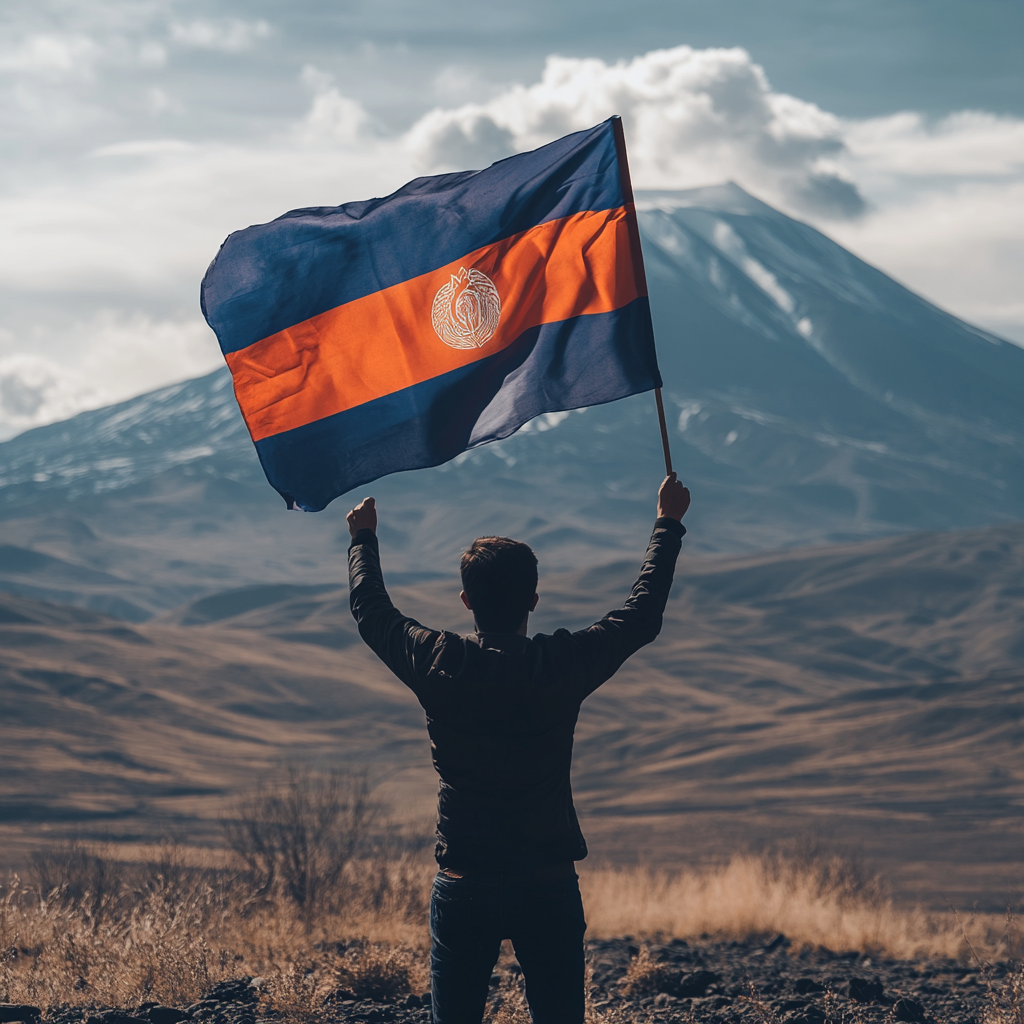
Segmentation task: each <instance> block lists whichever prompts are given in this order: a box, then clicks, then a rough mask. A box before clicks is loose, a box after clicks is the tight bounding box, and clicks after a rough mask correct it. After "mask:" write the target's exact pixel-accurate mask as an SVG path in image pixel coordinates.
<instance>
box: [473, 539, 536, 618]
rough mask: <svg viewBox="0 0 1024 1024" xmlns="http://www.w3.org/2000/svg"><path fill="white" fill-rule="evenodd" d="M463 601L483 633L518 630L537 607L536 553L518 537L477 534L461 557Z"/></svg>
mask: <svg viewBox="0 0 1024 1024" xmlns="http://www.w3.org/2000/svg"><path fill="white" fill-rule="evenodd" d="M461 568H462V600H463V603H464V604H465V605H466V607H467V608H469V609H470V610H471V611H472V612H473V619H474V620H475V622H476V626H477V629H478V630H480V632H482V633H516V632H518V631H519V630H520V628H521V627H522V626H523V625H524V624H525V622H526V616H527V614H528V613H529V612H532V611H533V609H534V608H536V607H537V556H536V555H535V554H534V553H533V551H532V550H531V549H530V548H529V546H528V545H526V544H523V543H522V542H521V541H518V540H510V539H509V538H508V537H477V539H476V540H475V541H473V543H472V545H471V546H470V548H469V550H468V551H467V552H466V553H465V554H464V555H463V556H462V566H461Z"/></svg>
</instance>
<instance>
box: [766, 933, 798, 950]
mask: <svg viewBox="0 0 1024 1024" xmlns="http://www.w3.org/2000/svg"><path fill="white" fill-rule="evenodd" d="M791 945H793V943H792V942H790V941H789V939H787V938H786V936H785V935H776V936H775V938H774V939H772V941H771V942H769V943H768V945H767V946H765V947H764V949H765V952H766V953H771V952H774V951H775V950H776V949H789V947H790V946H791Z"/></svg>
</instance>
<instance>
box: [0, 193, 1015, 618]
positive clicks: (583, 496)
mask: <svg viewBox="0 0 1024 1024" xmlns="http://www.w3.org/2000/svg"><path fill="white" fill-rule="evenodd" d="M638 202H639V207H640V212H639V217H640V224H641V230H642V233H643V238H644V250H645V257H646V262H647V271H648V278H649V283H650V292H651V302H652V308H653V311H654V316H655V322H656V330H657V335H658V339H659V351H660V359H661V363H662V368H663V372H664V377H665V388H666V398H667V405H668V409H669V415H670V420H671V422H670V432H671V435H672V443H673V448H674V453H675V463H676V466H677V467H678V469H679V471H680V473H681V475H682V476H683V477H684V478H685V479H686V480H687V482H688V483H689V484H690V486H691V489H692V490H693V493H694V506H693V509H692V511H691V513H690V515H689V516H688V520H687V521H688V525H689V527H690V539H689V541H688V543H689V544H690V545H692V546H694V547H696V548H699V549H702V550H711V551H715V550H717V551H728V550H733V551H736V550H757V549H768V548H776V547H780V546H790V545H799V544H808V543H820V542H828V541H840V540H843V539H852V538H857V537H870V536H877V535H880V534H889V533H896V532H906V531H909V530H921V529H927V530H943V529H950V528H959V527H969V526H977V525H983V524H985V523H994V522H1000V521H1005V520H1012V519H1021V518H1024V350H1021V349H1019V348H1017V347H1016V346H1014V345H1011V344H1010V343H1008V342H1005V341H1002V340H1000V339H999V338H996V337H994V336H992V335H989V334H987V333H985V332H983V331H980V330H977V329H975V328H973V327H971V326H970V325H968V324H964V323H963V322H961V321H959V320H957V319H956V318H955V317H952V316H950V315H948V314H946V313H944V312H942V311H941V310H939V309H937V308H936V307H934V306H932V305H931V304H929V303H927V302H926V301H924V300H923V299H921V298H919V297H918V296H916V295H914V294H913V293H911V292H909V291H908V290H907V289H905V288H903V287H902V286H900V285H899V284H898V283H896V282H895V281H892V280H891V279H890V278H888V277H886V276H885V275H884V274H882V273H881V272H879V271H878V270H876V269H874V268H872V267H870V266H868V265H867V264H865V263H863V262H862V261H861V260H859V259H857V258H856V257H855V256H853V255H852V254H851V253H849V252H847V251H846V250H844V249H843V248H842V247H840V246H838V245H836V244H835V243H834V242H832V241H830V240H829V239H828V238H826V237H825V236H824V235H822V234H821V233H820V232H818V231H816V230H814V229H813V228H811V227H809V226H807V225H805V224H802V223H800V222H798V221H795V220H793V219H791V218H789V217H787V216H785V215H783V214H781V213H779V212H778V211H776V210H773V209H772V208H771V207H769V206H766V205H765V204H763V203H761V202H759V201H758V200H756V199H754V198H753V197H751V196H749V195H747V194H746V193H745V192H743V191H742V190H741V189H739V188H738V187H737V186H735V185H725V186H719V187H715V188H708V189H695V190H690V191H687V192H674V193H650V194H641V195H640V196H639V199H638ZM661 475H662V468H661V453H660V450H659V444H658V430H657V424H656V420H655V415H654V407H653V400H652V399H651V396H649V395H641V396H637V397H635V398H633V399H629V400H626V401H622V402H616V403H613V404H612V405H609V406H603V407H599V408H593V409H589V410H586V411H582V412H575V413H571V414H570V413H555V414H549V415H546V416H542V417H540V418H539V419H537V420H535V421H533V422H532V423H530V424H528V425H527V426H526V427H524V428H523V429H522V430H521V431H520V432H519V433H518V434H516V435H515V436H513V437H511V438H509V439H508V440H506V441H503V442H500V443H497V444H492V445H487V446H484V447H482V448H480V449H477V450H475V451H473V452H469V453H466V454H465V455H463V456H461V457H460V458H458V459H456V460H455V461H454V462H452V463H449V464H447V465H445V466H441V467H438V468H437V469H433V470H423V471H418V472H416V473H410V474H399V475H397V476H394V477H389V478H385V479H383V480H380V481H377V482H376V483H375V484H374V485H373V487H372V490H373V493H374V494H375V495H376V497H377V498H378V501H379V503H380V507H381V509H382V539H383V541H384V543H385V545H386V547H387V548H388V550H389V552H390V555H391V557H393V558H394V559H395V563H396V565H397V567H398V568H400V569H401V570H403V571H406V572H411V573H418V574H424V573H426V574H433V573H437V572H441V571H448V570H449V568H450V567H451V566H452V565H453V564H454V560H455V559H456V558H457V555H458V553H459V551H460V550H461V549H462V548H463V547H464V546H465V545H466V543H467V542H468V541H470V540H471V539H472V537H473V536H475V535H478V534H481V533H495V532H497V533H502V534H509V535H514V536H520V537H522V538H523V539H525V540H527V541H528V542H530V543H531V544H533V545H534V547H535V548H536V549H537V550H538V552H539V553H540V555H541V558H542V561H543V562H544V564H545V565H547V566H549V567H552V568H560V569H571V568H573V567H576V566H581V565H585V564H588V563H590V562H592V561H593V560H594V559H595V557H597V558H598V560H604V559H606V558H608V557H612V556H613V555H614V553H615V552H616V551H624V550H627V549H630V548H631V547H632V546H633V544H634V540H635V537H636V536H637V535H638V534H642V533H643V532H644V531H646V530H647V529H648V528H649V523H650V518H651V513H652V505H653V493H654V490H655V487H656V485H657V481H658V480H659V479H660V476H661ZM346 503H347V499H341V500H340V501H339V502H338V503H337V507H334V508H332V509H329V510H328V511H326V512H324V513H322V514H320V515H317V516H301V515H299V514H297V513H292V514H287V515H286V514H285V513H284V510H283V504H282V503H281V502H280V501H279V499H278V498H277V496H276V495H275V494H274V493H273V492H272V491H271V490H270V488H269V486H268V485H267V484H266V483H265V481H264V480H263V477H262V473H261V471H260V469H259V465H258V463H257V460H256V458H255V454H254V452H253V449H252V445H251V444H250V442H249V440H248V438H247V435H246V432H245V428H244V426H243V424H242V422H241V419H240V417H239V415H238V412H237V409H236V407H235V404H234V400H233V397H232V395H231V389H230V382H229V380H228V377H227V373H226V371H223V370H221V371H217V372H216V373H213V374H210V375H208V376H206V377H203V378H200V379H198V380H194V381H187V382H185V383H183V384H179V385H175V386H173V387H170V388H164V389H161V390H160V391H156V392H153V393H152V394H149V395H143V396H141V397H140V398H137V399H133V400H131V401H129V402H124V403H121V404H119V405H116V406H112V407H110V408H108V409H100V410H96V411H94V412H88V413H83V414H81V415H80V416H77V417H75V418H74V419H72V420H69V421H67V422H65V423H59V424H53V425H51V426H47V427H42V428H39V429H37V430H33V431H29V432H28V433H26V434H23V435H21V436H20V437H18V438H15V439H13V440H11V441H8V442H6V443H4V444H0V517H2V529H0V542H3V543H7V544H9V545H12V546H14V547H18V548H22V549H25V550H29V551H34V552H37V553H39V554H43V555H48V556H50V557H52V558H56V559H60V560H61V561H62V562H65V563H67V566H66V567H65V570H64V574H63V577H62V578H61V579H60V580H58V579H57V575H55V574H53V573H51V580H50V582H49V583H47V582H46V581H45V580H40V582H39V587H38V588H37V589H34V590H28V589H26V580H25V579H24V578H23V576H19V575H18V574H17V573H16V572H14V571H8V570H7V569H6V568H5V567H4V565H3V562H2V559H0V588H2V589H8V590H12V591H15V592H21V593H31V594H33V595H35V596H37V597H41V598H49V599H51V600H59V601H64V602H72V603H79V604H84V605H87V606H90V607H95V608H99V609H108V610H113V609H114V608H115V607H120V608H121V611H119V612H118V614H121V615H123V616H124V617H126V618H133V619H137V620H141V619H144V618H146V617H148V616H149V615H152V614H154V613H157V612H159V611H161V610H164V609H169V608H172V607H176V606H177V605H180V604H181V603H183V602H185V601H188V600H190V599H192V598H194V597H197V596H201V595H202V594H208V593H213V592H215V591H220V590H223V589H225V587H232V586H234V587H244V586H248V585H256V584H263V583H274V584H277V583H294V584H299V585H320V584H324V585H326V584H328V583H334V582H338V581H339V580H340V579H341V578H343V571H344V567H343V555H344V548H345V545H346V541H347V535H346V533H345V531H344V528H343V525H342V524H341V523H340V522H339V518H340V515H339V514H340V513H341V512H344V510H345V509H344V508H342V507H341V506H342V505H345V504H346ZM595 552H597V553H599V554H598V555H596V556H595ZM86 570H89V571H95V572H102V573H105V574H107V576H108V577H109V579H108V582H107V583H106V584H103V585H100V584H99V583H98V582H95V581H94V582H93V583H92V584H90V585H89V586H86V585H85V584H84V583H80V584H76V585H75V586H70V585H67V584H68V580H69V579H70V577H72V576H74V575H75V572H80V571H86ZM118 580H122V581H123V586H122V585H121V584H119V583H118V582H117V581H118ZM76 587H77V589H76ZM119 587H120V588H121V589H120V590H119V589H118V588H119ZM118 600H120V601H122V602H124V603H122V604H121V605H120V606H118V605H117V604H116V602H117V601H118Z"/></svg>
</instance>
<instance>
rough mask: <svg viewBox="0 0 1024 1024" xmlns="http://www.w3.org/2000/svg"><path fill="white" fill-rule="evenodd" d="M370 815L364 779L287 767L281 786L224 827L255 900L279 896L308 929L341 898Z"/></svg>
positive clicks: (253, 799)
mask: <svg viewBox="0 0 1024 1024" xmlns="http://www.w3.org/2000/svg"><path fill="white" fill-rule="evenodd" d="M375 812H376V808H375V807H374V806H373V804H372V803H371V801H370V785H369V780H368V779H367V776H366V775H365V774H360V773H344V772H338V771H330V772H320V771H314V770H312V769H309V768H298V767H291V768H289V769H288V770H287V772H286V775H285V778H284V780H283V781H282V782H280V783H278V784H276V785H269V786H267V785H264V786H260V787H259V788H257V789H256V790H255V791H254V792H253V793H251V794H249V795H248V796H246V797H243V798H242V800H240V801H239V802H238V804H237V805H236V806H235V809H234V814H233V816H232V817H231V818H228V819H226V820H225V821H224V823H223V825H224V832H225V836H226V838H227V841H228V845H229V846H230V847H231V849H232V850H234V851H235V853H236V854H238V856H239V857H240V858H241V860H242V862H243V863H244V864H245V866H246V868H247V869H248V871H249V873H250V875H251V876H252V878H253V880H254V882H255V893H254V895H255V896H257V897H266V896H270V895H271V894H274V893H275V892H276V893H280V894H282V895H284V896H285V897H286V898H287V899H289V900H291V901H292V902H293V903H294V904H295V906H296V907H297V908H299V911H300V914H301V915H302V917H303V919H304V920H306V921H307V922H311V921H312V917H313V916H314V914H315V912H316V911H315V909H314V908H315V907H316V906H317V905H318V904H323V903H327V902H330V903H333V902H335V901H337V899H338V898H339V896H340V895H341V889H342V885H341V882H342V880H343V878H344V875H345V868H346V866H347V865H348V864H349V862H350V861H351V860H352V858H353V857H354V856H355V855H356V853H357V852H358V851H359V849H360V847H361V846H362V845H363V844H365V842H366V840H367V834H368V830H369V827H370V825H371V824H372V822H373V819H374V816H375Z"/></svg>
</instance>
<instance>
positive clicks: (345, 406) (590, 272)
mask: <svg viewBox="0 0 1024 1024" xmlns="http://www.w3.org/2000/svg"><path fill="white" fill-rule="evenodd" d="M201 301H202V308H203V313H204V315H205V316H206V319H207V322H208V323H209V324H210V326H211V327H212V328H213V330H214V332H215V333H216V335H217V338H218V340H219V342H220V345H221V349H222V351H223V352H224V356H225V359H226V361H227V363H228V366H229V368H230V370H231V373H232V378H233V382H234V388H235V396H236V398H237V400H238V404H239V407H240V408H241V411H242V415H243V417H244V419H245V422H246V425H247V427H248V429H249V433H250V435H251V436H252V439H253V441H254V443H255V445H256V450H257V453H258V454H259V458H260V462H261V463H262V465H263V468H264V471H265V472H266V474H267V478H268V480H269V481H270V483H271V485H272V486H273V487H274V488H275V489H276V490H277V491H278V492H279V493H280V494H281V495H282V496H283V497H284V499H285V501H286V502H287V503H288V505H289V507H297V508H301V509H304V510H306V511H318V510H320V509H323V508H325V507H326V506H327V504H328V503H329V502H330V501H332V500H333V499H334V498H335V497H337V496H338V495H340V494H343V493H345V492H346V491H349V490H351V489H352V488H354V487H358V486H361V485H362V484H365V483H368V482H370V481H371V480H374V479H377V478H378V477H381V476H384V475H386V474H389V473H395V472H399V471H402V470H409V469H419V468H424V467H427V466H436V465H439V464H441V463H443V462H446V461H448V460H449V459H452V458H454V457H455V456H456V455H458V454H460V453H461V452H463V451H465V450H466V449H467V448H471V447H474V446H476V445H479V444H483V443H486V442H488V441H494V440H498V439H501V438H504V437H508V436H509V435H510V434H512V433H514V432H515V431H516V430H518V429H519V428H520V427H521V426H522V425H523V424H524V423H526V422H527V421H528V420H530V419H532V418H533V417H535V416H538V415H540V414H541V413H545V412H561V411H565V410H569V409H577V408H582V407H585V406H590V405H598V404H602V403H605V402H611V401H615V400H616V399H619V398H625V397H627V396H629V395H633V394H637V393H639V392H641V391H648V390H651V389H653V388H656V387H660V386H661V377H660V374H659V372H658V366H657V359H656V356H655V350H654V332H653V328H652V326H651V316H650V307H649V304H648V299H647V287H646V281H645V279H644V273H643V262H642V257H641V254H640V244H639V233H638V231H637V224H636V211H635V208H634V205H633V197H632V192H631V190H630V186H629V176H628V170H627V168H626V163H625V147H624V144H623V141H622V129H621V122H620V121H619V119H618V118H612V119H610V120H608V121H606V122H604V123H603V124H601V125H598V126H597V127H596V128H593V129H590V130H589V131H585V132H577V133H575V134H573V135H569V136H566V137H565V138H563V139H560V140H558V141H557V142H553V143H551V144H550V145H547V146H543V147H541V148H540V149H537V150H534V151H532V152H530V153H522V154H519V155H517V156H513V157H509V158H508V159H506V160H502V161H499V162H498V163H496V164H493V165H492V166H491V167H489V168H487V169H485V170H483V171H467V172H463V173H460V174H445V175H438V176H434V177H429V178H418V179H416V180H415V181H412V182H410V183H409V184H408V185H405V186H404V187H403V188H401V189H399V190H398V191H397V192H395V193H394V194H393V195H391V196H388V197H386V198H384V199H371V200H368V201H366V202H357V203H347V204H345V205H343V206H339V207H329V208H316V209H306V210H295V211H292V212H291V213H287V214H285V215H284V216H283V217H279V218H278V219H277V220H275V221H272V222H270V223H269V224H260V225H256V226H254V227H250V228H247V229H245V230H244V231H238V232H235V233H234V234H232V235H230V236H229V237H228V239H227V240H226V241H225V243H224V245H223V246H222V247H221V250H220V252H219V254H218V255H217V257H216V259H215V260H214V261H213V263H212V264H211V265H210V268H209V270H208V271H207V273H206V276H205V278H204V279H203V285H202V300H201Z"/></svg>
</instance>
